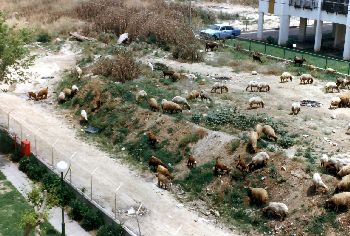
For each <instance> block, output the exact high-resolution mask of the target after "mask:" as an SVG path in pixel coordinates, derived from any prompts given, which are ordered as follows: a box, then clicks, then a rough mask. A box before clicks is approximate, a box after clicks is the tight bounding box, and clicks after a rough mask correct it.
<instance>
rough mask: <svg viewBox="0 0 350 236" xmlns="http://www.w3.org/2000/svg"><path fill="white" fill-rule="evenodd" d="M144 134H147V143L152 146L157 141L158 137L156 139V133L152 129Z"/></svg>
mask: <svg viewBox="0 0 350 236" xmlns="http://www.w3.org/2000/svg"><path fill="white" fill-rule="evenodd" d="M146 135H147V138H148V142H149V144H151V145H152V146H153V147H155V146H156V144H157V143H159V139H157V137H156V135H155V134H154V133H153V132H152V131H148V132H147V133H146Z"/></svg>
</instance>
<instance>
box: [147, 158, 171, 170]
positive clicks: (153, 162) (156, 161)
mask: <svg viewBox="0 0 350 236" xmlns="http://www.w3.org/2000/svg"><path fill="white" fill-rule="evenodd" d="M148 165H149V166H150V167H153V169H155V170H156V169H157V167H158V166H159V165H161V166H164V167H165V168H166V167H167V166H166V165H165V164H164V163H163V162H162V160H160V159H158V158H157V157H155V156H151V157H150V159H149V160H148Z"/></svg>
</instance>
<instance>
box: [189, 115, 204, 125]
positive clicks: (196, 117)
mask: <svg viewBox="0 0 350 236" xmlns="http://www.w3.org/2000/svg"><path fill="white" fill-rule="evenodd" d="M191 119H192V122H193V123H195V124H197V125H198V124H199V123H200V122H201V119H202V115H201V114H199V113H194V114H193V115H192V118H191Z"/></svg>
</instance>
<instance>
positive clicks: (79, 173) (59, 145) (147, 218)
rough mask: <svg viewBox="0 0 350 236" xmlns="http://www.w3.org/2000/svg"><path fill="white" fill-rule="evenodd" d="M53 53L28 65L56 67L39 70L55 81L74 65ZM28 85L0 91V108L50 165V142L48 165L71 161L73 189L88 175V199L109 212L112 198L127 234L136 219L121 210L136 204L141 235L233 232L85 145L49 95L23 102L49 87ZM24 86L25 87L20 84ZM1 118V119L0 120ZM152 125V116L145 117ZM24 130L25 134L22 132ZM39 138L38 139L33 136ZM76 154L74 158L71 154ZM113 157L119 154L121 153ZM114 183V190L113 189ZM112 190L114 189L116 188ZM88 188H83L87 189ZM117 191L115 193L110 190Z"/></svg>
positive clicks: (70, 58)
mask: <svg viewBox="0 0 350 236" xmlns="http://www.w3.org/2000/svg"><path fill="white" fill-rule="evenodd" d="M63 48H64V50H61V51H60V52H58V53H54V54H52V55H46V56H45V55H43V54H41V55H40V56H39V58H38V59H37V61H36V62H35V63H34V66H33V67H31V68H32V70H33V71H35V72H38V73H40V72H41V71H42V69H44V68H57V69H55V70H52V71H51V73H41V75H42V76H51V75H54V76H55V82H57V81H58V80H59V79H60V72H62V71H63V70H64V69H70V68H73V67H74V66H75V56H74V53H68V51H69V52H72V51H71V50H68V51H66V49H67V48H69V45H68V46H67V47H63ZM41 82H42V83H40V82H39V83H38V84H36V86H35V85H34V83H33V82H32V83H30V82H27V83H26V84H24V85H19V86H16V89H15V90H14V91H13V92H12V93H11V92H9V93H0V101H1V102H0V109H1V110H3V111H5V112H9V111H12V112H11V117H14V118H15V119H16V120H18V121H19V122H20V123H21V124H22V129H23V135H24V137H26V138H28V139H29V140H30V141H31V142H32V143H34V134H36V135H37V137H38V138H37V139H38V140H37V144H38V147H37V150H38V153H39V156H40V157H41V158H43V159H45V161H46V162H48V163H51V162H52V160H51V155H50V153H51V151H50V150H51V148H50V146H51V145H53V144H54V145H55V147H56V150H55V155H54V163H57V162H58V161H60V160H62V159H63V160H65V161H67V162H69V163H71V164H72V177H71V178H72V181H73V183H74V184H75V185H76V186H77V187H78V188H79V189H83V188H85V189H89V188H90V187H89V186H90V181H91V180H90V179H91V176H93V181H94V183H95V184H94V185H93V188H94V190H93V193H94V195H93V199H94V200H95V201H97V202H99V203H100V204H101V205H102V206H103V207H104V208H105V210H107V211H108V212H110V214H112V215H113V214H114V213H113V211H112V209H113V208H114V204H115V196H117V202H116V204H117V205H116V206H117V213H118V217H119V219H120V220H121V221H122V222H123V223H124V224H125V225H126V226H127V227H128V228H129V229H131V230H132V231H133V232H135V233H137V232H138V226H137V221H136V219H135V217H134V216H132V215H129V214H128V213H126V211H127V210H128V209H130V208H131V207H133V208H134V209H136V208H137V207H138V206H139V205H140V203H142V205H143V208H142V209H145V210H144V211H145V212H147V214H143V216H142V217H139V221H140V228H141V232H142V234H143V235H160V236H164V235H208V236H209V235H212V234H213V232H215V234H216V235H236V233H234V232H232V231H231V230H228V229H224V228H222V227H217V226H215V225H214V221H212V220H209V219H206V218H204V217H203V216H201V215H198V213H196V212H195V211H190V210H189V209H187V208H186V207H184V206H183V205H181V204H179V202H177V201H176V200H175V199H174V197H173V196H172V195H171V194H170V193H169V192H168V191H163V190H160V189H159V188H158V187H157V186H156V179H155V178H154V177H150V176H149V175H148V176H147V177H146V178H140V173H139V172H138V171H133V170H131V169H132V168H131V169H130V168H129V167H128V166H127V165H125V164H123V163H122V162H121V161H120V160H116V159H113V158H110V156H109V155H108V154H107V153H105V152H102V151H100V150H99V149H98V148H97V147H96V146H94V145H92V144H88V143H86V142H84V141H82V140H81V139H79V138H77V135H78V133H77V132H76V130H75V129H73V127H72V124H71V123H68V122H67V120H65V119H64V115H62V114H59V112H58V111H56V110H55V109H54V106H52V103H53V100H55V99H56V96H55V95H52V94H50V98H49V99H48V100H47V101H44V102H35V103H34V102H33V101H27V97H26V92H27V91H28V90H29V91H30V90H32V89H38V88H41V87H42V86H49V90H51V91H52V84H54V82H52V83H49V82H47V81H41ZM23 86H25V88H24V87H23ZM1 120H2V121H4V120H5V119H1ZM150 122H151V123H154V122H155V120H150ZM11 123H12V126H13V127H12V131H16V132H17V133H18V134H19V133H20V130H19V126H17V128H16V127H15V126H16V124H15V122H13V121H11ZM28 134H29V135H28ZM39 137H40V139H39ZM43 140H44V141H43ZM75 152H76V153H77V154H76V155H75V156H72V157H71V155H72V154H73V153H75ZM118 155H123V152H121V153H119V154H118ZM119 186H120V189H118V187H119ZM116 189H118V190H116ZM87 191H89V190H87ZM116 191H117V192H116Z"/></svg>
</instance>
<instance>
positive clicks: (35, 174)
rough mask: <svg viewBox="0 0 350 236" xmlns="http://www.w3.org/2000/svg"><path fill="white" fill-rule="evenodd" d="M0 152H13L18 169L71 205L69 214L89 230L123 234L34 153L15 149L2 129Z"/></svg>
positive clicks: (120, 227)
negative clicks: (84, 201) (78, 195)
mask: <svg viewBox="0 0 350 236" xmlns="http://www.w3.org/2000/svg"><path fill="white" fill-rule="evenodd" d="M0 152H2V153H6V154H11V160H12V161H14V162H19V166H18V169H19V170H20V171H22V172H24V173H25V174H26V175H27V176H28V178H29V179H31V180H33V181H35V182H41V183H42V185H43V187H44V188H45V189H46V190H47V191H48V192H49V193H51V194H53V195H54V196H56V197H57V198H58V200H59V202H60V204H61V205H63V206H69V207H70V209H71V210H70V212H69V215H70V216H71V217H72V218H73V219H74V220H76V221H80V224H81V226H82V227H83V228H84V229H85V230H87V231H90V230H98V229H100V230H99V231H98V232H99V233H98V235H106V236H107V235H116V236H119V235H122V234H123V232H124V231H123V228H122V226H121V225H112V226H111V225H105V222H104V220H103V216H102V213H101V212H100V211H97V210H94V209H91V208H90V207H89V206H88V205H87V204H86V203H83V202H82V201H80V200H79V199H78V198H77V197H76V196H75V194H74V192H73V191H72V190H71V189H70V188H69V187H68V186H67V185H66V184H64V185H63V189H62V186H61V180H60V177H59V176H57V175H56V174H54V173H53V172H51V171H50V170H49V169H48V168H47V167H46V166H45V165H44V164H42V163H41V162H40V161H39V160H38V159H37V158H36V157H35V156H34V155H30V156H29V157H22V156H21V153H20V149H17V150H15V149H14V145H13V140H12V139H11V137H9V135H8V134H7V133H6V132H5V131H2V130H0Z"/></svg>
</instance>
